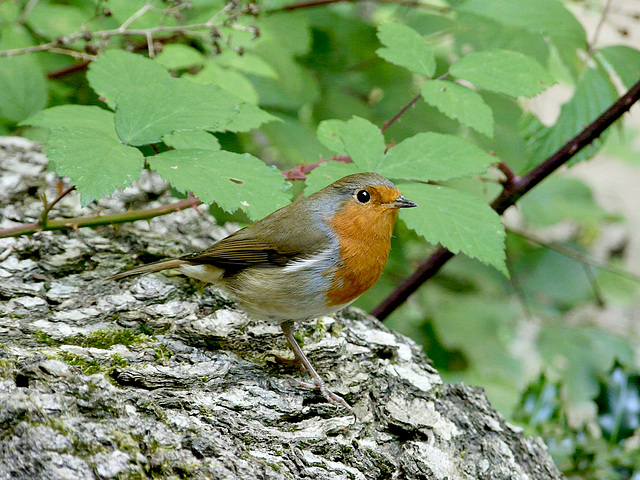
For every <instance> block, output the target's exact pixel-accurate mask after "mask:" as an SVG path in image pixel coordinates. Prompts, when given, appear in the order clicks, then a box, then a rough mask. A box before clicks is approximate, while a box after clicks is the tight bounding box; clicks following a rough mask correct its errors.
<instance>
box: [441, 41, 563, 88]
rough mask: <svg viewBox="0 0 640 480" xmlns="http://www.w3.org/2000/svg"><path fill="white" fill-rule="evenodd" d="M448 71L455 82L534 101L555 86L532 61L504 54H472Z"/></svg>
mask: <svg viewBox="0 0 640 480" xmlns="http://www.w3.org/2000/svg"><path fill="white" fill-rule="evenodd" d="M449 71H450V72H451V75H453V76H454V77H456V78H461V79H463V80H467V81H468V82H471V83H473V84H474V85H476V86H478V87H482V88H486V89H487V90H491V91H494V92H499V93H505V94H507V95H511V96H512V97H519V96H523V97H533V96H535V95H537V94H539V93H540V92H542V91H544V90H545V89H546V88H547V87H548V86H550V85H553V84H554V83H556V81H555V80H554V79H553V77H551V75H549V73H548V72H547V71H546V70H545V69H544V68H542V67H541V66H540V64H539V63H538V62H536V61H535V60H534V59H533V58H531V57H527V56H526V55H523V54H521V53H517V52H510V51H507V50H493V51H488V52H478V53H472V54H470V55H467V56H466V57H463V58H461V59H460V60H458V61H457V62H456V63H454V64H453V65H451V68H450V69H449Z"/></svg>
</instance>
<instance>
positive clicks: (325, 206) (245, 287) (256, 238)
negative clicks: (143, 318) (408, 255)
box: [110, 173, 417, 411]
mask: <svg viewBox="0 0 640 480" xmlns="http://www.w3.org/2000/svg"><path fill="white" fill-rule="evenodd" d="M415 206H417V205H416V204H415V203H414V202H412V201H410V200H407V199H406V198H404V197H403V196H402V195H401V193H400V191H399V190H398V189H397V188H396V186H395V185H394V184H393V183H391V182H390V181H389V180H387V179H386V178H384V177H382V176H380V175H378V174H376V173H358V174H355V175H349V176H347V177H344V178H342V179H340V180H338V181H336V182H334V183H332V184H331V185H329V186H328V187H325V188H323V189H322V190H319V191H317V192H316V193H314V194H312V195H310V196H308V197H306V198H299V199H298V200H296V201H295V202H293V203H292V204H290V205H287V206H286V207H283V208H281V209H279V210H276V211H275V212H273V213H272V214H270V215H268V216H267V217H265V218H263V219H262V220H260V221H258V222H256V223H254V224H252V225H249V226H248V227H245V228H243V229H241V230H238V231H237V232H235V233H233V234H231V235H229V236H228V237H226V238H223V239H222V240H220V241H219V242H217V243H215V244H214V245H213V246H211V247H209V248H207V249H206V250H203V251H201V252H197V253H192V254H189V255H185V256H182V257H179V258H175V259H168V260H162V261H159V262H156V263H151V264H148V265H142V266H140V267H137V268H133V269H131V270H128V271H125V272H122V273H119V274H117V275H114V276H112V277H110V279H113V280H116V279H120V278H125V277H129V276H131V275H138V274H141V273H150V272H158V271H160V270H166V269H176V270H177V271H179V272H180V273H183V274H185V275H187V276H190V277H194V278H197V279H199V280H203V281H205V282H208V283H212V284H215V285H217V286H219V287H221V288H222V289H223V290H226V291H227V292H228V293H230V294H231V295H232V296H233V297H234V298H235V299H236V300H237V302H238V304H239V306H240V307H241V308H242V309H243V310H244V311H245V312H246V313H247V314H249V316H251V317H254V318H256V319H264V320H268V321H271V322H277V323H278V324H279V325H280V327H281V328H282V331H283V332H284V335H285V337H286V339H287V342H288V343H289V346H290V347H291V349H292V350H293V353H294V355H295V361H296V362H297V363H298V364H300V366H301V368H303V369H306V370H307V371H308V372H309V373H310V374H311V376H312V377H313V380H314V383H313V384H309V383H302V382H301V383H300V385H301V386H304V387H307V388H313V389H317V390H320V392H321V393H322V395H323V396H324V397H325V398H326V399H327V401H328V402H329V403H332V404H334V405H342V406H344V407H345V408H347V409H348V410H349V411H351V407H350V406H349V404H348V403H347V402H346V401H345V400H344V399H343V398H342V397H340V396H338V395H336V394H335V393H333V392H331V391H330V390H329V389H328V388H327V387H326V385H325V383H324V382H323V380H322V378H320V376H319V375H318V373H317V372H316V370H315V369H314V368H313V366H312V365H311V363H310V362H309V360H308V359H307V357H306V356H305V354H304V353H303V352H302V349H301V348H300V345H298V343H297V342H296V340H295V338H294V336H293V324H294V322H296V321H301V320H311V319H314V318H318V317H321V316H324V315H330V314H332V313H335V312H337V311H338V310H340V309H342V308H344V307H346V306H347V305H349V304H350V303H351V302H353V301H354V300H356V299H357V298H358V297H359V296H360V295H362V294H363V293H364V292H366V291H367V290H368V289H369V288H371V287H372V286H373V284H374V283H376V281H377V280H378V278H380V275H381V273H382V269H383V268H384V265H385V263H386V261H387V257H388V255H389V249H390V248H391V234H392V232H393V225H394V223H395V220H396V216H397V213H398V209H399V208H408V207H415Z"/></svg>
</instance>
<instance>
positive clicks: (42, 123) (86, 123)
mask: <svg viewBox="0 0 640 480" xmlns="http://www.w3.org/2000/svg"><path fill="white" fill-rule="evenodd" d="M114 118H115V117H114V114H113V112H110V111H109V110H105V109H103V108H100V107H90V106H86V105H61V106H59V107H51V108H47V109H46V110H42V111H40V112H38V113H36V114H35V115H33V116H32V117H29V118H28V119H27V120H25V121H23V122H21V123H20V125H32V126H34V127H42V128H50V129H53V128H58V127H64V128H68V129H74V128H91V129H93V130H97V131H99V132H102V133H104V134H105V135H108V136H109V137H111V138H113V139H114V140H116V141H119V139H118V135H117V134H116V127H115V124H114Z"/></svg>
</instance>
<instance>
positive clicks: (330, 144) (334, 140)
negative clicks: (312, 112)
mask: <svg viewBox="0 0 640 480" xmlns="http://www.w3.org/2000/svg"><path fill="white" fill-rule="evenodd" d="M344 124H345V122H343V121H342V120H323V121H322V122H320V124H319V125H318V131H317V135H318V140H320V143H322V144H323V145H324V146H325V147H327V148H328V149H329V150H331V151H332V152H335V153H337V154H338V155H346V154H347V152H346V150H345V149H344V143H342V127H343V125H344Z"/></svg>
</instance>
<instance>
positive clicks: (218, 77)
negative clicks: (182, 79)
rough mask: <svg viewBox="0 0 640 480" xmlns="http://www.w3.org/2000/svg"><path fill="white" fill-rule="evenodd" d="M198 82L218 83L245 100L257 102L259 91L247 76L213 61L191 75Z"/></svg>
mask: <svg viewBox="0 0 640 480" xmlns="http://www.w3.org/2000/svg"><path fill="white" fill-rule="evenodd" d="M190 78H191V80H193V81H194V82H196V83H202V84H205V85H207V84H210V83H213V84H214V85H218V86H219V87H220V88H222V89H223V90H226V91H227V92H229V93H232V94H233V95H236V96H238V97H240V98H241V99H242V100H244V101H245V102H249V103H253V104H257V103H258V93H257V92H256V89H255V88H254V87H253V84H252V83H251V82H250V81H249V79H248V78H247V77H245V76H244V75H242V74H241V73H238V72H237V71H235V70H230V69H227V68H222V67H219V66H218V65H216V64H215V63H213V62H208V63H207V64H206V65H205V66H204V68H203V69H202V70H200V71H199V72H198V73H197V74H195V75H192V76H190Z"/></svg>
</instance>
